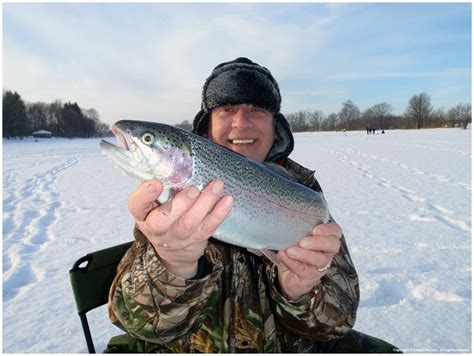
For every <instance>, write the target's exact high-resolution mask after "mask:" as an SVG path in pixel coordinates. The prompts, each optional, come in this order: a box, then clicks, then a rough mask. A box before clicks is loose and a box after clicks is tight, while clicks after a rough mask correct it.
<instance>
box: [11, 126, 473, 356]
mask: <svg viewBox="0 0 474 356" xmlns="http://www.w3.org/2000/svg"><path fill="white" fill-rule="evenodd" d="M98 142H99V140H96V139H90V140H79V139H77V140H63V139H51V140H47V139H43V140H39V142H34V141H33V140H24V141H8V140H4V141H3V351H4V352H7V353H45V352H47V353H68V352H73V353H79V352H86V347H85V342H84V338H83V334H82V330H81V327H80V322H79V318H78V317H77V314H76V310H75V305H74V299H73V296H72V292H71V288H70V285H69V276H68V270H69V269H70V267H71V266H72V264H73V262H74V261H75V260H76V259H77V258H79V257H81V256H83V255H85V254H86V253H88V252H91V251H94V250H98V249H102V248H105V247H109V246H111V245H115V244H118V243H122V242H126V241H129V240H131V238H132V237H131V231H132V226H133V222H132V219H131V217H130V216H129V213H128V210H127V197H128V194H129V193H130V192H131V191H132V190H133V189H134V187H135V186H136V184H137V182H136V181H134V180H133V179H131V178H129V177H128V176H123V175H122V174H121V173H120V172H119V170H118V169H117V168H115V167H114V166H113V164H112V163H111V162H110V161H109V160H108V159H107V158H106V157H105V156H103V155H102V154H101V153H100V150H99V147H98ZM295 147H296V148H295V151H294V153H293V154H292V158H294V159H295V160H297V161H298V162H300V163H302V164H303V165H306V166H308V167H311V168H312V169H315V170H316V177H317V178H318V180H319V181H320V183H321V186H322V187H323V189H324V192H325V196H326V199H327V200H328V202H329V205H330V207H331V212H332V215H333V216H334V218H335V219H336V221H337V222H338V223H339V224H340V225H341V226H342V228H343V230H344V233H345V236H346V239H347V243H348V245H349V249H350V251H351V255H352V258H353V260H354V263H355V265H356V267H357V269H358V271H359V276H360V290H361V302H360V306H359V311H358V317H357V323H356V326H355V328H356V329H357V330H359V331H362V332H365V333H368V334H371V335H374V336H378V337H380V338H383V339H385V340H387V341H389V342H391V343H393V344H395V345H397V346H398V347H400V348H401V349H402V350H404V351H405V352H453V351H454V352H464V353H466V352H470V351H471V158H472V154H471V131H470V130H466V131H465V130H460V129H432V130H413V131H412V130H405V131H388V132H386V134H385V135H381V134H378V135H367V134H366V133H365V132H348V133H346V134H343V133H341V132H337V133H336V132H330V133H305V134H296V145H295ZM89 314H90V320H91V329H92V332H93V335H94V338H95V343H96V348H97V350H98V351H101V350H102V349H103V348H104V347H105V344H106V342H107V340H108V339H109V338H110V337H111V336H112V335H116V334H120V330H118V329H117V328H115V327H114V326H112V325H111V324H110V323H109V321H108V318H107V311H106V308H105V307H102V308H99V309H97V310H94V311H92V312H91V313H89Z"/></svg>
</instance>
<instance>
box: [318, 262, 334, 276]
mask: <svg viewBox="0 0 474 356" xmlns="http://www.w3.org/2000/svg"><path fill="white" fill-rule="evenodd" d="M329 267H331V262H329V263H328V264H327V265H326V266H324V267H323V268H317V270H318V272H320V273H323V272H325V271H326V270H328V269H329Z"/></svg>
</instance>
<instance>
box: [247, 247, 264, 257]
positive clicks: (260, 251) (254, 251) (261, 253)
mask: <svg viewBox="0 0 474 356" xmlns="http://www.w3.org/2000/svg"><path fill="white" fill-rule="evenodd" d="M247 251H249V252H252V253H253V254H254V255H257V256H262V255H263V252H262V250H257V249H256V248H247Z"/></svg>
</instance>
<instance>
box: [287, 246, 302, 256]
mask: <svg viewBox="0 0 474 356" xmlns="http://www.w3.org/2000/svg"><path fill="white" fill-rule="evenodd" d="M287 253H288V254H289V255H290V256H299V255H300V251H299V250H298V249H297V248H295V247H292V248H290V249H288V251H287Z"/></svg>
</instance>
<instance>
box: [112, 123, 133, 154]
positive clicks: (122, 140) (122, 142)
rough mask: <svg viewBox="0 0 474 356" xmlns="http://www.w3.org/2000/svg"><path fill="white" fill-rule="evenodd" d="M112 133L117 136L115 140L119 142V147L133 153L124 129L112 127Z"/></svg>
mask: <svg viewBox="0 0 474 356" xmlns="http://www.w3.org/2000/svg"><path fill="white" fill-rule="evenodd" d="M112 133H113V134H114V135H115V140H116V141H117V145H118V147H121V148H123V149H124V150H127V151H131V150H130V145H129V144H128V140H127V139H126V135H125V133H124V132H123V130H122V129H120V128H119V127H118V126H117V125H114V126H112Z"/></svg>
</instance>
